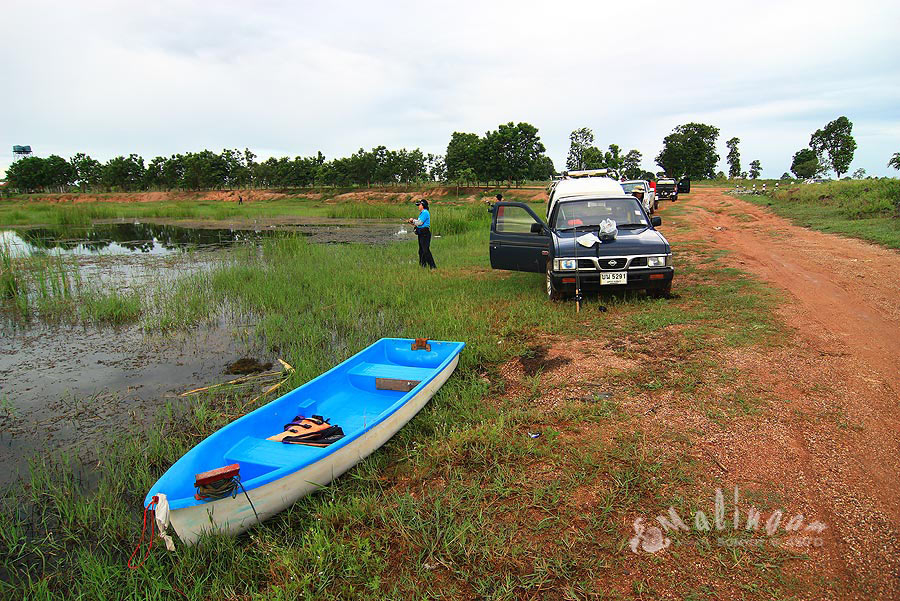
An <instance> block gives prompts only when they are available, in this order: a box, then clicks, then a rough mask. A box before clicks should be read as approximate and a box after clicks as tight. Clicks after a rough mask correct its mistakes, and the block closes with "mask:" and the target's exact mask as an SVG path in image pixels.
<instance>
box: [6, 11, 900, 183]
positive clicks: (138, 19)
mask: <svg viewBox="0 0 900 601" xmlns="http://www.w3.org/2000/svg"><path fill="white" fill-rule="evenodd" d="M0 14H2V17H0V39H2V40H3V56H2V58H0V82H2V83H0V90H2V93H0V172H2V171H3V170H5V168H6V167H7V166H8V165H9V163H10V162H11V160H12V153H11V149H12V145H13V144H30V145H31V146H32V147H33V148H34V150H35V152H36V153H37V154H38V155H40V156H47V155H49V154H59V155H62V156H64V157H67V158H68V157H70V156H72V155H73V154H74V153H76V152H86V153H88V154H90V155H92V156H94V158H97V159H101V160H106V159H109V158H110V157H113V156H115V155H118V154H128V153H130V152H137V153H139V154H141V155H142V156H143V157H144V158H145V159H146V160H149V159H150V158H151V157H153V156H156V155H169V154H172V153H175V152H183V151H189V150H192V151H196V150H201V149H203V148H209V149H212V150H217V151H218V150H221V149H222V148H224V147H229V148H244V147H250V148H251V149H252V150H254V151H255V152H256V153H257V154H258V155H260V157H262V158H265V157H267V156H282V155H288V156H295V155H310V154H314V153H315V152H316V151H318V150H321V151H323V152H324V153H325V155H326V156H328V157H334V156H345V155H347V154H350V153H351V152H353V151H354V150H356V149H358V148H360V147H365V148H371V147H373V146H375V145H378V144H385V145H387V146H388V147H392V148H400V147H407V148H414V147H419V148H422V150H424V151H426V152H434V153H443V152H444V150H445V149H446V146H447V142H448V140H449V138H450V135H451V133H452V132H454V131H470V132H476V133H479V134H483V133H484V132H485V131H487V130H489V129H494V128H496V127H497V125H498V124H500V123H505V122H508V121H516V122H518V121H527V122H529V123H532V124H534V125H535V126H537V127H538V128H539V130H540V135H541V138H542V140H543V142H544V144H545V145H546V146H547V150H548V153H549V154H550V156H551V158H552V159H553V161H554V164H555V165H556V166H557V168H561V167H562V166H563V165H564V162H565V157H566V152H567V150H568V135H569V132H570V131H571V130H573V129H575V128H578V127H582V126H587V127H591V128H592V129H593V130H594V133H595V136H596V141H597V143H598V144H599V145H602V146H606V145H608V144H610V143H613V142H614V143H616V144H619V145H620V146H621V147H622V148H623V149H624V150H628V149H631V148H637V149H638V150H640V151H641V152H642V153H643V155H644V166H645V167H646V168H648V169H652V170H653V171H656V170H657V167H656V166H655V165H654V164H653V157H655V156H656V154H657V153H658V152H659V150H660V148H661V145H662V139H663V137H665V135H666V134H668V133H669V132H670V131H671V130H672V128H673V127H675V126H676V125H679V124H681V123H686V122H689V121H700V122H703V123H709V124H712V125H715V126H717V127H719V128H720V129H721V136H720V144H719V146H720V151H719V152H720V155H721V156H722V161H721V166H722V168H723V169H725V170H727V167H726V166H725V162H724V157H725V154H726V152H725V148H724V146H725V140H727V139H728V138H730V137H732V136H738V137H739V138H740V139H741V154H742V160H743V164H744V168H745V169H746V166H747V164H748V163H749V162H750V161H751V160H753V159H759V160H761V161H762V165H763V169H764V171H763V174H764V176H767V177H778V176H780V175H781V174H782V172H784V171H786V170H787V169H788V167H789V166H790V161H791V156H792V155H793V153H794V152H795V151H797V150H798V149H800V148H803V147H805V146H806V145H807V144H808V142H809V136H810V134H811V133H812V132H813V131H815V130H816V129H817V128H820V127H822V126H823V125H824V124H825V123H827V122H828V121H830V120H832V119H834V118H836V117H838V116H840V115H846V116H847V117H848V118H849V119H850V120H851V121H852V122H853V124H854V128H853V133H854V135H855V137H856V140H857V143H858V149H857V152H856V155H855V158H854V161H853V165H852V167H851V170H853V169H856V168H859V167H862V168H864V169H865V170H866V171H867V172H868V173H869V174H874V175H888V174H889V175H896V174H897V172H896V171H894V170H891V169H888V168H887V167H886V163H887V160H888V159H889V158H890V156H891V155H892V154H893V153H894V152H898V151H900V51H898V48H900V32H898V28H897V26H898V24H900V3H897V2H893V1H889V0H882V1H880V2H871V1H868V0H856V1H854V2H846V0H842V1H841V2H830V1H828V0H823V1H816V2H809V1H803V2H797V1H790V0H781V1H777V2H775V1H772V2H770V1H765V0H763V1H760V2H754V3H747V2H741V3H737V2H728V1H727V0H726V1H724V2H723V1H721V0H719V1H715V2H713V1H683V2H642V1H631V2H620V3H617V4H616V5H614V6H613V5H608V3H604V2H597V1H596V0H595V1H589V2H567V1H555V2H540V3H537V2H535V3H529V2H523V1H521V0H519V1H516V2H491V1H490V0H481V1H480V2H468V1H464V0H456V1H454V2H438V1H431V2H422V1H417V2H389V1H388V2H343V1H340V0H332V1H330V2H311V1H307V2H276V1H260V0H257V1H255V2H246V1H244V2H229V1H227V0H226V1H220V2H192V3H191V2H174V1H169V0H157V1H155V2H152V3H151V2H143V3H134V2H125V1H118V2H91V1H84V2H71V1H69V2H40V1H28V2H25V1H22V2H12V1H11V0H3V5H2V10H0Z"/></svg>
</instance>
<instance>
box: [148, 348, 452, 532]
mask: <svg viewBox="0 0 900 601" xmlns="http://www.w3.org/2000/svg"><path fill="white" fill-rule="evenodd" d="M458 363H459V355H457V356H456V357H454V358H453V360H452V361H451V362H450V363H448V364H447V367H445V368H444V369H443V370H442V371H441V372H440V373H438V375H437V376H435V377H434V379H433V380H431V382H429V383H428V384H427V385H425V386H424V387H423V388H422V390H420V391H419V392H418V393H416V394H415V395H414V396H413V397H412V398H410V399H409V400H408V401H407V402H406V403H404V404H403V406H402V407H400V408H399V409H397V411H395V412H394V413H392V414H391V415H390V416H389V417H387V418H386V419H385V420H384V421H383V422H382V423H380V424H378V425H377V426H375V427H373V428H372V429H370V430H369V431H368V432H365V433H363V434H362V435H361V436H359V438H357V439H355V440H354V441H352V442H350V443H348V444H347V445H345V446H344V447H342V448H340V449H338V450H337V451H335V452H334V453H331V454H329V455H327V456H326V457H324V458H322V459H321V460H319V461H317V462H315V463H313V464H312V465H309V466H307V467H305V468H303V469H301V470H298V471H296V472H294V473H292V474H289V475H287V476H285V477H284V478H281V479H279V480H276V481H274V482H270V483H268V484H265V485H263V486H260V487H258V488H254V489H252V490H248V491H247V495H248V496H249V497H250V500H251V501H253V507H251V506H250V503H248V502H247V497H246V496H244V493H242V492H240V491H239V492H238V494H237V496H235V497H234V498H231V497H226V498H224V499H218V500H216V501H210V502H208V503H204V504H202V505H192V506H190V507H185V508H183V509H168V512H167V519H165V522H164V523H162V524H160V526H161V527H162V526H164V525H165V523H168V525H170V526H171V527H172V528H174V529H175V532H176V533H177V534H178V538H180V539H181V542H183V543H185V544H187V545H193V544H194V543H196V542H197V540H198V539H199V538H200V536H201V535H202V534H204V533H208V532H218V533H223V534H239V533H241V532H244V531H245V530H247V529H248V528H250V527H251V526H253V525H254V524H256V523H258V522H261V521H264V520H267V519H268V518H270V517H272V516H274V515H275V514H277V513H279V512H281V511H283V510H284V509H286V508H287V507H289V506H290V505H292V504H293V503H295V502H296V501H297V500H298V499H300V498H302V497H304V496H306V495H308V494H309V493H311V492H314V491H316V490H318V489H319V488H321V487H322V486H325V485H327V484H328V483H330V482H331V481H332V480H334V479H335V478H337V477H338V476H340V475H341V474H343V473H344V472H346V471H347V470H349V469H350V468H351V467H353V466H354V465H356V464H357V463H359V462H360V461H362V460H363V459H365V458H366V457H368V456H369V455H371V454H372V452H373V451H375V450H376V449H378V448H379V447H380V446H381V445H383V444H384V443H385V442H387V440H388V439H389V438H390V437H391V436H393V435H394V434H396V433H397V431H398V430H399V429H400V428H402V427H403V426H404V425H406V423H407V422H408V421H409V420H411V419H412V418H413V417H415V415H416V414H417V413H418V412H419V411H420V410H421V409H422V407H424V406H425V404H426V403H428V401H429V400H431V397H432V396H434V393H435V392H437V390H438V389H439V388H440V387H441V386H443V385H444V383H445V382H446V381H447V379H448V378H449V377H450V376H451V375H452V374H453V371H454V370H455V369H456V365H457V364H458ZM161 502H162V503H166V500H165V495H161ZM254 508H255V509H256V513H255V514H254V512H253V509H254ZM165 513H166V512H159V514H158V518H159V517H162V516H163V515H164V514H165ZM257 515H258V516H259V518H258V519H257ZM161 534H163V533H162V532H161Z"/></svg>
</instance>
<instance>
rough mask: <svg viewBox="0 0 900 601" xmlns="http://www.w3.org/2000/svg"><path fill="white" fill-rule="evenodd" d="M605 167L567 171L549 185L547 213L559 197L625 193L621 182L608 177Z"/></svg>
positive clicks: (548, 213)
mask: <svg viewBox="0 0 900 601" xmlns="http://www.w3.org/2000/svg"><path fill="white" fill-rule="evenodd" d="M608 175H609V173H608V171H607V170H606V169H592V170H589V171H569V172H567V173H566V174H565V176H563V178H562V179H559V180H556V181H555V182H553V185H552V186H551V187H550V199H549V200H548V202H547V215H550V212H551V211H553V207H554V206H555V205H556V203H557V201H559V200H560V199H561V198H569V197H573V196H584V195H586V194H604V195H606V196H621V195H623V194H625V191H624V190H623V189H622V186H621V184H619V182H618V181H616V180H615V179H613V178H611V177H608Z"/></svg>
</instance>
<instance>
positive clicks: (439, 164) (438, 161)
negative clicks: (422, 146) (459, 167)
mask: <svg viewBox="0 0 900 601" xmlns="http://www.w3.org/2000/svg"><path fill="white" fill-rule="evenodd" d="M425 169H426V171H428V179H429V181H433V182H443V181H446V180H447V164H446V163H445V162H444V155H441V154H431V153H430V152H429V153H428V154H427V155H425Z"/></svg>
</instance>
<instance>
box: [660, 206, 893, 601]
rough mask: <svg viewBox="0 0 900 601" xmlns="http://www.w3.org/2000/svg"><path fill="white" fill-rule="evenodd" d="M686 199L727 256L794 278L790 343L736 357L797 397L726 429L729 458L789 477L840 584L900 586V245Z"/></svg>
mask: <svg viewBox="0 0 900 601" xmlns="http://www.w3.org/2000/svg"><path fill="white" fill-rule="evenodd" d="M682 199H683V201H684V203H685V204H687V205H688V210H689V211H691V215H690V218H689V220H690V222H691V223H692V225H693V227H694V229H695V232H696V233H699V235H700V237H702V238H704V239H707V240H710V241H712V242H714V244H715V245H716V246H717V247H719V248H721V249H724V250H727V251H729V254H728V255H727V256H726V257H725V259H724V261H725V262H726V263H728V264H730V265H732V266H734V267H738V268H740V269H742V270H745V271H749V272H751V273H753V274H755V275H757V276H758V277H759V278H760V279H762V280H763V281H765V282H767V283H768V284H770V285H771V286H773V287H774V288H776V289H780V290H782V291H783V292H784V297H785V299H786V302H785V303H782V306H781V309H780V313H781V318H782V320H783V321H784V322H785V323H786V324H787V326H788V327H789V328H790V329H792V330H793V333H791V332H787V333H786V334H785V336H786V337H787V338H788V344H786V345H784V346H783V347H776V348H774V349H772V350H771V351H769V352H765V353H764V354H763V355H762V356H754V357H751V356H749V355H746V356H738V357H735V359H734V361H735V363H736V364H737V365H738V366H739V367H740V369H742V370H743V371H745V372H746V373H748V374H751V375H752V377H753V378H755V379H756V380H757V381H759V382H762V383H764V385H765V386H766V387H767V389H768V390H771V391H773V393H775V394H778V395H780V396H781V397H783V398H784V399H786V401H785V408H786V410H784V411H782V410H779V411H778V413H777V416H776V417H775V419H774V420H772V421H771V422H770V423H768V424H765V427H764V428H761V429H760V431H758V432H747V433H743V434H742V433H734V432H732V433H729V435H728V436H724V437H723V438H724V439H723V440H721V441H720V442H721V443H724V444H723V446H721V447H720V448H726V449H728V451H727V457H726V459H725V461H724V462H723V463H725V465H726V467H727V468H728V469H729V471H730V472H731V473H732V474H733V475H734V476H736V477H738V478H740V477H744V478H748V479H749V478H751V477H766V476H767V477H769V478H772V479H774V480H776V481H780V482H782V483H783V484H784V485H785V487H786V488H790V489H793V490H794V493H795V494H796V497H797V499H798V500H802V501H801V502H802V503H804V504H806V505H808V509H809V510H811V511H814V512H815V513H816V514H817V515H818V516H819V518H820V519H822V520H823V521H825V522H826V523H827V524H828V526H829V528H830V529H831V531H830V537H829V538H828V539H827V541H828V544H827V545H826V547H828V548H824V549H823V550H822V551H823V553H824V556H819V557H818V559H820V560H821V563H820V564H818V565H817V567H816V568H815V569H814V570H813V572H816V571H818V570H819V569H821V573H820V575H821V576H826V575H828V577H830V578H832V579H834V580H835V581H836V582H839V583H841V584H840V585H839V590H840V589H843V590H844V591H845V592H844V593H841V594H839V598H859V599H863V598H878V599H900V276H898V274H900V253H898V252H896V251H893V250H889V249H885V248H882V247H879V246H875V245H873V244H869V243H866V242H862V241H859V240H854V239H848V238H843V237H839V236H834V235H830V234H824V233H821V232H816V231H812V230H808V229H805V228H802V227H798V226H795V225H792V224H791V223H790V222H789V221H787V220H785V219H782V218H781V217H778V216H776V215H774V214H773V213H771V212H770V211H768V210H767V209H765V208H762V207H759V206H757V205H754V204H752V203H750V202H747V201H745V200H741V199H738V198H735V197H732V196H728V195H726V194H725V193H724V191H723V190H716V189H709V188H707V189H704V188H695V190H694V191H693V192H692V193H691V194H690V195H687V196H683V197H682ZM681 202H682V201H681V200H679V203H678V204H681ZM666 206H670V205H668V203H667V205H666ZM663 211H665V207H664V208H663ZM663 215H665V212H663ZM676 288H677V284H676ZM676 292H677V290H676ZM729 439H730V440H729ZM813 558H814V559H815V555H814V556H813ZM845 587H846V588H845Z"/></svg>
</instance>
